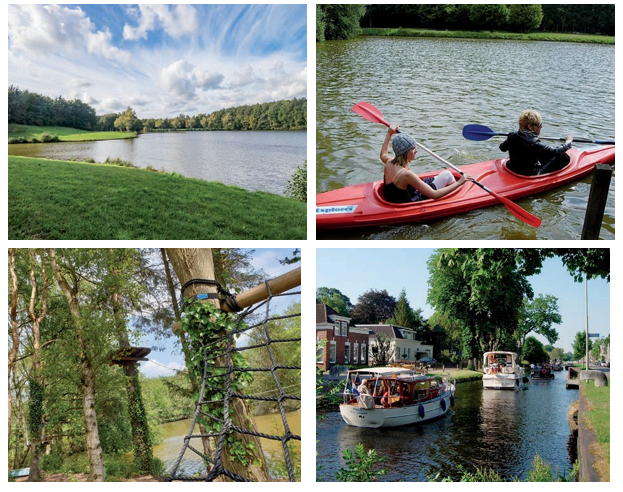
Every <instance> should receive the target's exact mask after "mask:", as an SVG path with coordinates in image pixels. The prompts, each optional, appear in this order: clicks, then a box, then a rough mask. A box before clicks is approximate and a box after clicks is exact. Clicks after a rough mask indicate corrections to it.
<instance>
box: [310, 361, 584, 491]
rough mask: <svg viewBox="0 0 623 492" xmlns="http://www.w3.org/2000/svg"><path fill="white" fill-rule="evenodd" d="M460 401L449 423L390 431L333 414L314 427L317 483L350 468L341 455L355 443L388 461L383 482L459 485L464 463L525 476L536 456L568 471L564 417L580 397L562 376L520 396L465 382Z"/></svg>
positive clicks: (467, 466)
mask: <svg viewBox="0 0 623 492" xmlns="http://www.w3.org/2000/svg"><path fill="white" fill-rule="evenodd" d="M455 396H456V400H455V406H454V408H452V409H451V410H450V411H449V412H448V414H447V415H446V416H445V417H443V418H440V419H438V420H435V421H432V422H426V423H423V424H418V425H409V426H404V427H396V428H390V429H358V428H355V427H349V426H347V425H346V424H345V423H344V422H343V420H342V418H341V416H340V414H339V412H332V413H329V414H328V415H327V418H326V419H325V420H320V421H318V422H317V423H316V434H317V440H318V443H317V445H316V447H317V451H318V457H317V463H318V465H319V466H320V468H319V469H318V471H317V480H320V481H333V477H334V476H335V472H336V471H337V470H339V469H340V468H342V467H344V466H345V464H344V462H343V461H342V459H341V456H342V451H343V450H344V449H347V448H350V449H352V448H354V446H355V445H356V444H357V443H363V444H364V446H365V448H366V449H371V448H373V449H376V451H377V452H378V454H379V455H380V456H383V457H385V458H387V461H386V462H385V463H384V464H383V468H385V469H387V471H388V474H387V475H386V476H385V477H382V480H384V481H400V480H403V481H427V477H429V476H434V475H436V474H437V473H440V477H448V476H449V477H452V478H453V479H454V480H458V479H459V476H458V474H457V467H458V466H459V465H462V466H463V467H464V468H465V469H466V470H470V471H473V470H474V467H486V468H491V469H493V470H495V471H496V472H498V473H499V474H500V475H502V476H503V477H505V478H511V477H521V478H525V477H526V474H527V472H528V471H530V469H531V462H532V460H533V459H534V456H535V455H536V454H538V455H539V456H541V458H543V459H544V460H545V461H546V462H547V463H549V464H550V465H551V466H552V469H553V470H554V471H557V472H558V473H560V474H563V473H567V472H568V471H569V470H570V469H571V467H572V461H574V459H575V457H574V455H571V454H570V453H573V450H572V449H570V448H569V444H570V439H571V431H570V429H569V424H568V421H567V412H568V410H569V406H570V405H571V403H572V402H573V401H575V400H577V398H578V393H577V391H573V390H567V389H565V372H557V373H556V379H554V380H553V381H537V382H535V381H531V382H530V383H529V384H528V385H527V389H524V390H521V391H517V392H515V391H496V390H486V391H485V390H483V388H482V382H481V381H474V382H469V383H461V384H459V385H457V390H456V395H455Z"/></svg>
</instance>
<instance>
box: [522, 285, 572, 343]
mask: <svg viewBox="0 0 623 492" xmlns="http://www.w3.org/2000/svg"><path fill="white" fill-rule="evenodd" d="M560 323H562V316H561V315H560V313H559V312H558V298H556V297H555V296H552V295H546V296H543V295H542V294H539V296H538V297H536V298H535V299H533V300H530V299H528V298H527V297H524V300H523V306H522V310H521V313H520V318H519V326H518V327H517V331H516V332H515V339H516V340H517V341H518V342H519V345H520V346H523V344H524V341H525V340H526V336H527V335H528V334H529V333H532V332H534V333H538V334H539V335H541V336H543V337H545V338H546V339H547V341H548V342H549V343H555V342H556V341H557V340H558V332H557V331H556V329H555V328H554V325H558V324H560Z"/></svg>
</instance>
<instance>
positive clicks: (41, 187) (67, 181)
mask: <svg viewBox="0 0 623 492" xmlns="http://www.w3.org/2000/svg"><path fill="white" fill-rule="evenodd" d="M8 165H9V174H8V176H9V181H8V190H9V193H8V194H9V201H8V209H9V214H8V215H9V225H8V238H9V239H79V240H82V239H89V240H95V239H305V238H306V232H307V224H306V221H307V219H306V208H307V206H306V204H305V203H302V202H297V201H295V200H292V199H289V198H285V197H282V196H278V195H273V194H270V193H263V192H250V191H247V190H244V189H242V188H237V187H233V186H225V185H223V184H221V183H213V182H206V181H202V180H197V179H190V178H184V177H182V176H179V175H173V174H163V173H154V172H150V171H146V170H144V169H135V168H127V167H119V166H114V165H105V164H89V163H82V162H71V161H54V160H47V159H33V158H27V157H16V156H9V158H8Z"/></svg>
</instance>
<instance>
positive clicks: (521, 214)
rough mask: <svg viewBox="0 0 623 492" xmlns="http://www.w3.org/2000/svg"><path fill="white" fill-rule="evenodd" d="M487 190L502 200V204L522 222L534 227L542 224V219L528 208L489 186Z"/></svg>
mask: <svg viewBox="0 0 623 492" xmlns="http://www.w3.org/2000/svg"><path fill="white" fill-rule="evenodd" d="M487 191H488V192H489V193H491V194H492V195H493V196H494V197H495V198H497V199H498V200H500V202H502V204H503V205H504V206H505V207H506V209H507V210H508V211H509V212H510V213H511V214H513V215H514V216H515V217H517V218H518V219H519V220H521V221H522V222H525V223H526V224H528V225H531V226H532V227H540V226H541V219H539V218H538V217H536V216H534V215H532V214H531V213H530V212H528V211H527V210H524V209H523V208H521V207H520V206H519V205H517V204H516V203H513V202H511V201H510V200H509V199H508V198H504V197H503V196H501V195H498V194H497V193H496V192H495V191H492V190H490V189H488V188H487Z"/></svg>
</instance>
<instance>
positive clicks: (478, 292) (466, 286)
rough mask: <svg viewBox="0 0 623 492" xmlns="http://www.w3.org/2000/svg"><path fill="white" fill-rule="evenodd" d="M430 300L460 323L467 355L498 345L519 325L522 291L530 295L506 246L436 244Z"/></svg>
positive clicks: (528, 287)
mask: <svg viewBox="0 0 623 492" xmlns="http://www.w3.org/2000/svg"><path fill="white" fill-rule="evenodd" d="M428 269H429V273H430V279H429V290H428V302H429V304H431V305H432V306H433V307H434V308H435V309H436V310H437V311H439V312H440V313H446V314H448V316H450V317H452V318H454V319H456V320H457V321H458V322H459V323H460V324H461V325H462V326H463V352H464V355H465V356H466V357H467V358H472V357H479V356H480V354H481V353H483V352H486V351H488V350H496V349H497V347H498V344H499V343H500V341H501V340H503V339H504V338H505V337H508V336H512V334H513V333H514V332H515V331H516V329H517V326H518V319H519V312H520V309H521V306H522V299H523V297H524V296H527V297H529V298H530V297H532V295H533V293H532V288H531V287H530V284H529V283H528V280H527V279H526V276H525V275H524V274H522V273H520V272H519V270H518V267H517V258H516V252H515V251H514V250H510V249H500V248H497V249H495V248H482V249H467V248H464V249H463V248H462V249H440V250H438V251H437V252H436V253H435V254H433V255H432V256H431V257H430V259H429V261H428Z"/></svg>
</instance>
